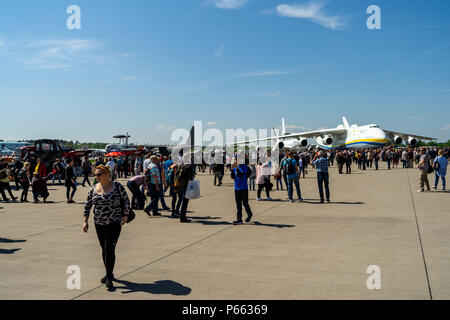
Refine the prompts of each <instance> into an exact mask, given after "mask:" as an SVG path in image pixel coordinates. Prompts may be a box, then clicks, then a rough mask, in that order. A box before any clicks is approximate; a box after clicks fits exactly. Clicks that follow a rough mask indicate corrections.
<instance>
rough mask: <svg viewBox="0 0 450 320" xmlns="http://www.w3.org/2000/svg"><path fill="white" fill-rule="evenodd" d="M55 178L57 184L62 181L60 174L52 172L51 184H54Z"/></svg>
mask: <svg viewBox="0 0 450 320" xmlns="http://www.w3.org/2000/svg"><path fill="white" fill-rule="evenodd" d="M56 179H58V180H59V184H61V183H62V182H61V174H59V173H57V174H54V175H53V177H52V184H55V180H56Z"/></svg>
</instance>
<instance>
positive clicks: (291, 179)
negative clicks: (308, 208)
mask: <svg viewBox="0 0 450 320" xmlns="http://www.w3.org/2000/svg"><path fill="white" fill-rule="evenodd" d="M283 166H284V171H285V172H286V176H287V180H288V196H289V200H290V201H291V202H294V198H293V184H295V188H296V189H297V196H298V201H303V198H302V194H301V192H300V183H299V181H298V177H299V172H298V166H297V161H295V159H294V153H293V152H291V153H290V154H289V158H288V159H286V160H285V161H284V165H283Z"/></svg>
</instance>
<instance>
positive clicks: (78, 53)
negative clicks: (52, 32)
mask: <svg viewBox="0 0 450 320" xmlns="http://www.w3.org/2000/svg"><path fill="white" fill-rule="evenodd" d="M25 47H26V48H31V49H34V48H36V49H37V52H32V56H31V57H29V58H26V59H23V63H24V64H25V67H27V68H30V69H64V68H68V67H70V66H71V65H72V64H73V63H75V62H81V61H83V60H86V59H90V58H92V57H88V56H87V53H88V52H89V51H92V50H94V49H96V48H98V47H99V43H98V41H97V40H84V39H73V40H43V41H33V42H31V43H29V44H28V45H26V46H25Z"/></svg>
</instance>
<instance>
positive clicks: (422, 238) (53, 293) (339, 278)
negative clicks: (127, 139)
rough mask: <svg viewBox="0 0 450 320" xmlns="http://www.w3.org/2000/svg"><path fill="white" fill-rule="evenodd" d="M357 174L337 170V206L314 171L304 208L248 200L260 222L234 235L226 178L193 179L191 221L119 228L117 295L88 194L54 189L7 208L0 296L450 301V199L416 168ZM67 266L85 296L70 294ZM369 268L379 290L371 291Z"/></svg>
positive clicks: (150, 221) (141, 217) (279, 199)
mask: <svg viewBox="0 0 450 320" xmlns="http://www.w3.org/2000/svg"><path fill="white" fill-rule="evenodd" d="M356 167H357V166H355V165H354V166H353V170H354V173H353V174H351V175H345V174H343V175H339V174H338V172H337V168H336V167H332V168H331V169H330V188H331V203H325V204H320V203H319V193H318V189H317V182H316V174H315V170H311V169H310V170H309V174H308V175H307V177H306V178H305V179H303V178H302V179H300V185H301V190H302V196H303V198H304V199H305V201H304V202H302V203H300V202H295V203H290V202H289V200H287V199H285V198H286V195H287V194H286V190H283V191H281V190H280V191H274V192H272V194H271V196H272V198H273V199H274V201H255V200H256V192H255V191H251V192H250V196H249V197H250V206H251V208H252V210H253V213H254V218H253V221H252V222H251V223H250V224H245V225H238V226H233V225H232V224H231V222H232V221H233V220H235V219H236V209H235V201H234V191H233V184H232V180H231V178H230V174H229V172H228V171H227V172H226V175H225V178H224V184H223V185H222V186H220V187H215V186H213V176H212V175H211V176H210V175H209V174H208V173H207V172H206V173H200V174H198V175H197V179H199V180H200V181H201V193H202V197H201V198H200V199H196V200H192V201H190V203H189V207H188V210H189V212H188V216H189V217H191V218H192V222H191V223H190V224H182V223H180V222H179V220H177V219H171V218H169V217H168V216H169V215H170V213H169V212H162V213H163V216H162V217H148V216H147V215H146V214H145V213H144V212H143V211H137V212H136V214H137V217H136V220H135V221H133V222H132V223H130V224H127V225H126V226H125V227H124V228H123V229H122V233H121V236H120V239H119V242H118V245H117V250H116V267H115V271H114V274H115V276H116V278H117V279H118V281H117V282H116V283H115V285H116V287H117V290H116V291H115V292H108V291H107V289H106V288H105V287H104V285H101V284H100V281H99V280H100V278H102V277H103V276H104V273H105V271H104V267H103V263H102V262H101V251H100V246H99V244H98V240H97V237H96V234H95V229H94V225H93V221H92V214H91V220H90V229H89V232H88V233H87V234H86V233H84V232H83V231H82V230H81V227H82V219H83V207H84V201H86V195H87V192H88V190H89V188H88V187H86V188H83V187H81V186H79V187H78V191H77V193H76V195H75V201H77V203H76V204H67V203H66V199H65V188H64V186H51V185H50V186H49V191H50V194H51V195H50V198H49V199H48V200H49V201H52V202H51V203H47V204H44V203H42V202H41V203H39V204H34V203H27V204H22V203H4V202H0V275H1V276H0V299H88V300H95V299H227V300H228V299H419V300H428V299H449V298H450V276H449V272H448V271H449V270H450V236H449V235H450V194H449V193H446V192H442V191H433V192H425V193H418V192H417V189H418V170H417V169H415V168H414V169H401V168H398V169H394V170H387V169H386V167H385V164H384V163H381V168H380V170H379V171H375V170H374V169H368V170H366V171H362V170H358V169H356ZM400 167H401V165H400ZM344 170H345V169H344ZM272 180H273V179H272ZM429 180H430V184H433V183H434V174H433V175H429ZM80 181H81V180H80ZM119 181H120V182H121V183H123V184H125V182H126V181H125V180H123V179H121V180H119ZM439 188H440V189H441V187H439ZM15 194H16V195H17V196H19V195H20V193H19V192H15ZM294 194H295V192H294ZM263 196H265V195H264V191H263ZM28 198H29V200H31V201H32V195H31V193H30V194H29V197H28ZM170 199H171V198H169V197H166V202H167V204H169V205H170ZM244 218H245V212H244ZM72 265H76V266H79V268H80V271H81V288H80V289H68V288H67V284H66V283H67V279H68V277H69V276H70V275H69V274H68V273H67V272H66V271H67V268H68V266H72ZM374 265H375V266H378V267H379V268H380V286H381V287H380V289H368V285H367V280H368V278H369V277H370V276H371V274H369V273H367V269H368V267H369V266H374Z"/></svg>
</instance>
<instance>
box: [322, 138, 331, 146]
mask: <svg viewBox="0 0 450 320" xmlns="http://www.w3.org/2000/svg"><path fill="white" fill-rule="evenodd" d="M322 141H323V142H324V143H325V144H327V145H330V144H333V138H332V137H330V136H325V137H324V138H323V140H322Z"/></svg>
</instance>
